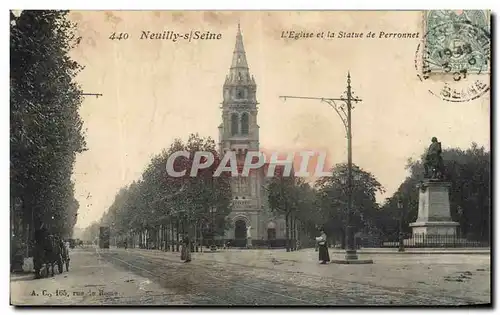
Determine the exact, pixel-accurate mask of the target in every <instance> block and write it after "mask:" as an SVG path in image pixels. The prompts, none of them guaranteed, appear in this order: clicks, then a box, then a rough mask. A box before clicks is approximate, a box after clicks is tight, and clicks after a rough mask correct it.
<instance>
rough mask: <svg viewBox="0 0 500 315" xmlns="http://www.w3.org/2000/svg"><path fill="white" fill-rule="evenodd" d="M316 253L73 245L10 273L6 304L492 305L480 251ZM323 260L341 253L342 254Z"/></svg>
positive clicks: (486, 265)
mask: <svg viewBox="0 0 500 315" xmlns="http://www.w3.org/2000/svg"><path fill="white" fill-rule="evenodd" d="M316 255H317V253H315V252H314V250H309V249H305V250H301V251H297V252H291V253H286V252H285V251H282V250H229V251H217V252H205V253H193V261H192V262H191V263H183V262H182V261H181V260H180V258H179V257H180V254H179V253H172V252H161V251H155V250H140V249H128V250H124V249H116V248H113V249H109V250H100V249H97V248H86V249H75V250H73V252H72V256H71V257H72V260H71V267H70V271H69V273H66V272H65V273H63V274H58V275H56V276H55V277H54V278H47V279H41V280H33V279H32V277H31V275H26V276H18V277H17V278H15V277H13V278H12V279H11V301H12V303H13V304H15V305H27V304H31V305H33V304H35V305H38V304H44V305H56V304H58V305H96V304H98V305H100V304H110V305H113V304H120V305H122V304H128V305H131V304H141V305H147V304H150V305H179V304H184V305H186V304H187V305H464V304H480V303H489V302H490V301H491V298H490V292H491V289H490V287H491V286H490V256H489V255H488V254H482V255H467V254H449V255H447V254H442V255H440V254H432V255H426V254H415V255H398V254H370V257H371V258H373V259H374V261H375V264H373V265H335V264H329V265H319V264H318V263H317V261H315V257H316ZM331 256H332V259H334V258H340V257H341V254H340V253H337V252H335V253H331ZM43 290H45V291H44V292H42V291H43ZM61 292H63V293H64V294H61ZM34 293H35V294H34ZM58 293H59V294H58ZM50 294H51V295H50Z"/></svg>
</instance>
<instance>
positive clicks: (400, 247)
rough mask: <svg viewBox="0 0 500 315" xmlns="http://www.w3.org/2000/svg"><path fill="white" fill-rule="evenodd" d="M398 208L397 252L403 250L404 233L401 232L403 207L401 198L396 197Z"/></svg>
mask: <svg viewBox="0 0 500 315" xmlns="http://www.w3.org/2000/svg"><path fill="white" fill-rule="evenodd" d="M398 209H399V215H400V217H399V249H398V252H400V253H401V252H404V251H405V244H404V238H403V237H404V234H403V220H404V207H403V201H402V200H401V198H399V199H398Z"/></svg>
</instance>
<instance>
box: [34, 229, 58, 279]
mask: <svg viewBox="0 0 500 315" xmlns="http://www.w3.org/2000/svg"><path fill="white" fill-rule="evenodd" d="M60 244H61V240H60V238H59V237H57V236H54V235H48V236H44V235H40V236H39V237H38V238H37V240H36V244H35V252H34V257H33V263H34V267H35V268H34V269H35V278H41V277H43V276H44V275H45V272H46V276H48V275H49V271H52V272H51V274H52V277H53V276H54V275H55V271H54V269H55V266H56V264H57V268H58V271H59V273H62V272H63V259H62V255H61V252H62V248H61V245H60ZM42 271H43V272H44V273H43V274H42V273H41V272H42Z"/></svg>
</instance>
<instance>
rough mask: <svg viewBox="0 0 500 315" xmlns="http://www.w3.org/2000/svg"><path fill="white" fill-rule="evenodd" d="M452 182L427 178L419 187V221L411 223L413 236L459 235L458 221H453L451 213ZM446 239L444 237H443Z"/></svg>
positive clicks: (416, 237)
mask: <svg viewBox="0 0 500 315" xmlns="http://www.w3.org/2000/svg"><path fill="white" fill-rule="evenodd" d="M450 186H451V184H450V183H449V182H444V181H433V180H425V181H424V182H422V183H421V184H419V185H418V186H417V188H419V202H418V217H417V221H415V222H413V223H410V227H411V228H412V229H413V232H412V234H413V238H414V239H419V238H421V237H422V236H424V237H425V236H436V237H438V238H437V239H436V240H438V241H439V239H440V238H439V237H441V236H443V237H450V240H451V239H453V238H455V237H456V235H457V226H459V224H458V223H457V222H453V221H452V219H451V213H450V199H449V194H448V190H449V187H450ZM443 240H444V239H443Z"/></svg>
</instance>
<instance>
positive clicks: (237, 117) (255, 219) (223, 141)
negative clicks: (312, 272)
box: [219, 25, 285, 243]
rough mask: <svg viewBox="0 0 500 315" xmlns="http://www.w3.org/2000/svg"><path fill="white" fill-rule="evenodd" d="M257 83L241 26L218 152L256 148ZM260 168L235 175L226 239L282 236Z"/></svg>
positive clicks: (226, 88)
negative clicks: (246, 52) (246, 51)
mask: <svg viewBox="0 0 500 315" xmlns="http://www.w3.org/2000/svg"><path fill="white" fill-rule="evenodd" d="M258 104H259V103H258V101H257V84H256V82H255V79H254V77H253V76H252V75H251V74H250V69H249V67H248V61H247V57H246V54H245V48H244V46H243V36H242V34H241V30H240V26H239V25H238V31H237V34H236V44H235V47H234V52H233V58H232V62H231V66H230V68H229V74H228V75H227V76H226V79H225V82H224V85H223V101H222V107H221V108H222V124H221V125H220V126H219V150H220V153H221V154H224V153H225V152H227V151H234V152H235V153H236V156H237V158H238V161H242V160H244V158H245V155H246V153H247V152H249V151H259V125H258V124H257V114H258V106H257V105H258ZM264 169H265V168H261V169H260V170H258V171H257V172H255V173H250V175H249V176H248V177H242V176H239V177H235V178H233V179H232V183H231V187H232V194H233V209H232V212H231V213H230V214H229V219H230V220H231V222H232V223H233V224H232V227H231V228H230V229H228V230H227V231H226V235H225V237H224V238H225V239H229V240H236V241H237V242H236V243H243V242H244V240H246V239H247V229H248V231H249V234H250V236H251V239H252V241H254V242H255V243H257V240H261V241H264V240H265V241H268V240H279V239H284V238H285V220H284V218H283V217H280V216H275V215H273V213H272V211H270V209H269V206H268V200H267V193H266V192H267V190H266V186H267V181H268V178H266V176H265V173H264Z"/></svg>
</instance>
